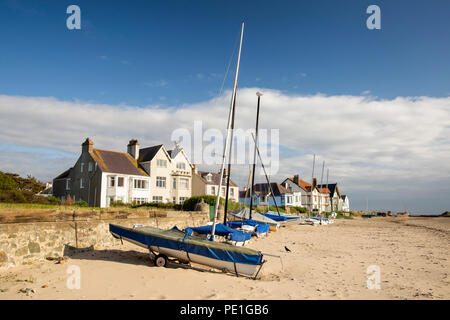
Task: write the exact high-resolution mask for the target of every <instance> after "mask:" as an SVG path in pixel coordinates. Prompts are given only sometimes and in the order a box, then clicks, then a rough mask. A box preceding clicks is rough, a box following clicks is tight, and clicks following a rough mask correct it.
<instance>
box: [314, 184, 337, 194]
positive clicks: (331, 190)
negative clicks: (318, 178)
mask: <svg viewBox="0 0 450 320" xmlns="http://www.w3.org/2000/svg"><path fill="white" fill-rule="evenodd" d="M327 186H328V189H329V190H330V194H334V191H335V190H336V188H337V183H329V184H319V185H317V187H318V188H326V187H327Z"/></svg>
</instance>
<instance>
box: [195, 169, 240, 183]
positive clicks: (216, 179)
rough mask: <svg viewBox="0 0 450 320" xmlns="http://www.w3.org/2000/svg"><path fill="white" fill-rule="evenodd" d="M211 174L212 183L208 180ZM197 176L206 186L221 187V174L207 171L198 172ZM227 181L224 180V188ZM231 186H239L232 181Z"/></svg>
mask: <svg viewBox="0 0 450 320" xmlns="http://www.w3.org/2000/svg"><path fill="white" fill-rule="evenodd" d="M208 174H210V175H211V181H208V180H206V176H207V175H208ZM197 175H198V176H199V177H200V178H201V179H202V180H203V182H204V183H205V184H211V185H216V186H218V185H219V182H220V174H219V173H212V172H207V171H198V173H197ZM226 181H227V180H226V179H225V177H224V178H223V180H222V186H226ZM230 186H231V187H237V186H238V185H237V184H236V183H234V182H233V180H231V179H230Z"/></svg>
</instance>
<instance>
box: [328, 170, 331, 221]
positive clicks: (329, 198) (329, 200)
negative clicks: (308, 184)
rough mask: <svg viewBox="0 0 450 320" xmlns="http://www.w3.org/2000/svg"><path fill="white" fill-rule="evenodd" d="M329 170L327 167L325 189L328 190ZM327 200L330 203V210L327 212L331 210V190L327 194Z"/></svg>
mask: <svg viewBox="0 0 450 320" xmlns="http://www.w3.org/2000/svg"><path fill="white" fill-rule="evenodd" d="M329 172H330V169H329V168H327V190H328V173H329ZM328 202H329V205H330V211H329V212H331V211H332V209H331V192H330V193H329V196H328Z"/></svg>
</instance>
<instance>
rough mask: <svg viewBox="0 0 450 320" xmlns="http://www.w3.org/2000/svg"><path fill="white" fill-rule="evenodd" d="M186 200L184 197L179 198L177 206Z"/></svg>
mask: <svg viewBox="0 0 450 320" xmlns="http://www.w3.org/2000/svg"><path fill="white" fill-rule="evenodd" d="M186 199H187V198H186V197H180V202H179V204H183V202H184V201H185V200H186Z"/></svg>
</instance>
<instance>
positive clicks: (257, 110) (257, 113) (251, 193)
mask: <svg viewBox="0 0 450 320" xmlns="http://www.w3.org/2000/svg"><path fill="white" fill-rule="evenodd" d="M256 95H257V96H258V106H257V107H256V128H255V136H256V137H255V150H254V151H253V171H252V186H251V189H250V195H251V198H250V219H251V218H252V209H253V189H254V187H255V166H256V148H257V146H258V122H259V103H260V101H261V96H262V95H263V94H262V93H260V92H257V93H256ZM269 187H270V184H269Z"/></svg>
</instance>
